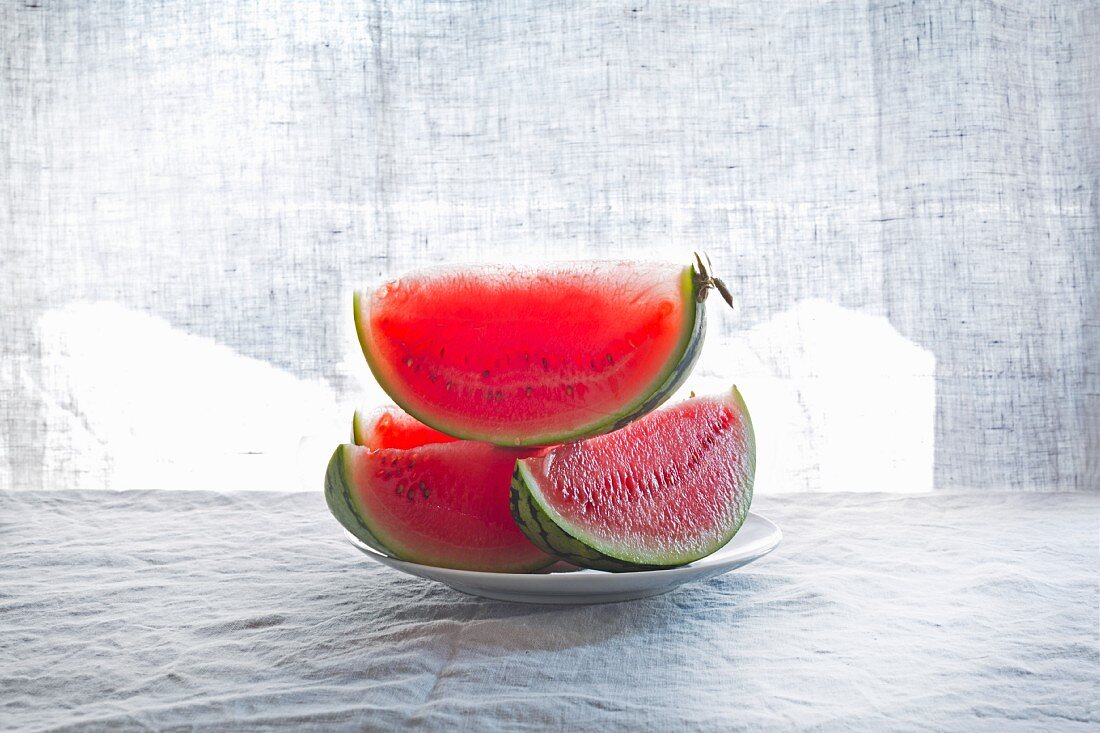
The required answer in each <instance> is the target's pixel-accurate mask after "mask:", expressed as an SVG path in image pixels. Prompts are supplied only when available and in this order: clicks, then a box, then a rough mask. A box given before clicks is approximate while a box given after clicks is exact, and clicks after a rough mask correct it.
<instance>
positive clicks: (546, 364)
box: [542, 359, 550, 371]
mask: <svg viewBox="0 0 1100 733" xmlns="http://www.w3.org/2000/svg"><path fill="white" fill-rule="evenodd" d="M542 368H543V369H545V370H546V371H550V362H548V361H547V360H546V359H543V360H542Z"/></svg>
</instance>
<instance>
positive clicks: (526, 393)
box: [523, 387, 531, 397]
mask: <svg viewBox="0 0 1100 733" xmlns="http://www.w3.org/2000/svg"><path fill="white" fill-rule="evenodd" d="M523 393H524V394H525V395H527V396H528V397H530V396H531V388H530V387H528V388H526V389H525V390H523Z"/></svg>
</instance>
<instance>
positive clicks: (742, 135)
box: [0, 0, 1100, 491]
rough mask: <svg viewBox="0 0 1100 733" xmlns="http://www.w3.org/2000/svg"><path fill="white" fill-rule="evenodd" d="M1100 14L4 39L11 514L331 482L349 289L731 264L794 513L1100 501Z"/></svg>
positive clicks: (355, 15)
mask: <svg viewBox="0 0 1100 733" xmlns="http://www.w3.org/2000/svg"><path fill="white" fill-rule="evenodd" d="M1098 49H1100V6H1098V5H1097V4H1096V3H1095V2H1088V1H1087V0H1076V1H1072V0H1066V1H1058V2H1044V3H1032V2H1022V1H1021V2H1008V3H991V2H979V1H977V0H974V1H965V2H953V1H952V2H947V1H944V0H916V1H914V2H903V3H892V2H870V3H863V2H860V3H856V2H830V3H820V2H785V3H773V2H737V3H732V2H730V3H723V2H698V3H681V4H665V3H647V2H641V1H640V0H639V1H638V2H626V3H602V2H601V3H558V2H504V3H468V2H462V3H421V2H392V3H391V2H374V3H345V2H335V3H324V4H316V5H313V4H304V3H294V2H263V3H260V2H228V3H223V2H203V1H189V2H158V3H144V2H134V3H131V2H121V1H117V0H112V1H105V2H45V1H43V2H38V1H37V0H34V1H32V0H27V1H26V2H12V3H4V4H3V6H2V7H0V267H2V268H3V269H2V279H0V329H2V335H3V341H2V349H3V353H2V355H0V356H2V359H0V429H2V430H3V439H2V440H0V486H5V487H12V488H16V489H39V488H50V489H53V488H119V489H123V488H215V489H235V488H274V489H295V488H302V487H305V486H310V487H312V486H314V485H315V484H317V482H318V481H319V478H318V477H319V470H320V463H321V462H323V460H324V457H325V456H326V455H327V453H328V451H330V450H331V446H332V444H333V442H335V441H337V440H339V439H341V438H342V437H343V435H344V434H345V432H346V420H347V416H348V411H349V409H350V407H351V406H352V405H354V404H355V403H357V402H360V401H371V400H374V399H377V398H378V395H377V394H376V392H371V391H370V386H369V383H368V384H364V383H363V381H362V378H363V377H365V376H366V372H365V369H364V368H363V367H362V365H361V361H362V360H361V357H360V356H359V355H358V353H357V352H356V350H355V347H354V345H353V344H350V343H349V338H348V321H349V320H350V319H349V315H348V310H349V309H348V302H347V295H348V292H349V290H350V289H351V288H353V287H356V286H359V287H362V286H366V285H371V284H375V283H377V282H378V281H379V280H380V279H381V278H384V277H393V276H396V275H398V274H400V273H402V272H404V271H405V270H407V269H410V268H413V267H416V266H419V265H423V264H426V263H432V262H437V261H443V260H445V261H458V260H478V259H518V260H525V261H526V260H532V259H543V258H546V257H568V258H572V257H594V256H612V257H658V258H664V259H674V260H683V259H684V258H685V256H686V255H687V254H688V253H689V252H690V251H691V250H692V249H695V248H699V249H705V250H707V251H709V252H710V253H711V255H712V257H713V258H714V259H715V261H716V262H717V263H718V264H719V267H720V269H721V270H722V272H723V274H724V275H725V277H726V279H727V280H728V281H729V282H730V284H731V285H732V287H733V289H734V290H735V292H736V293H737V298H738V302H739V310H738V311H737V312H736V313H735V314H725V313H723V314H721V315H720V316H719V317H718V318H716V319H715V320H714V322H713V323H714V325H715V329H714V331H713V332H712V334H711V342H712V343H711V349H710V352H709V353H708V355H707V358H706V360H705V361H704V363H703V365H702V369H701V372H700V378H701V379H702V380H704V381H705V380H712V381H715V382H723V381H727V382H728V381H731V380H735V381H737V382H738V383H739V384H741V385H742V386H743V387H744V391H745V394H746V396H747V397H748V399H749V402H750V405H752V407H753V411H754V414H755V415H757V416H758V422H759V423H760V425H759V427H760V429H761V431H762V436H761V446H762V448H761V450H762V456H761V458H762V460H761V476H760V485H759V486H760V490H761V491H779V490H810V491H813V490H829V489H851V490H883V491H899V490H906V491H911V490H920V489H928V488H932V487H933V486H935V487H936V488H982V489H985V488H989V489H1003V488H1011V489H1070V490H1075V489H1086V490H1096V489H1097V488H1100V478H1098V477H1100V458H1098V457H1097V456H1098V455H1100V397H1098V394H1100V373H1098V370H1100V367H1098V364H1100V315H1098V308H1100V305H1098V302H1100V301H1098V298H1097V290H1098V286H1097V278H1098V277H1100V267H1098V261H1100V244H1098V231H1100V224H1098V212H1100V207H1098V203H1097V196H1098V191H1100V183H1098V176H1100V87H1098V85H1100V50H1098Z"/></svg>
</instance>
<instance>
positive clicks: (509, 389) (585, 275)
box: [354, 261, 728, 446]
mask: <svg viewBox="0 0 1100 733" xmlns="http://www.w3.org/2000/svg"><path fill="white" fill-rule="evenodd" d="M711 287H717V288H719V290H721V291H722V293H723V295H724V296H726V297H727V299H728V293H727V292H726V290H725V287H724V286H723V285H721V282H720V281H718V280H717V279H716V278H713V277H712V276H711V275H710V274H709V272H707V268H706V267H705V266H704V265H703V264H702V262H701V261H700V262H699V263H698V265H697V266H694V267H686V268H685V267H680V266H677V265H667V264H654V263H633V262H580V263H568V264H561V265H556V266H550V267H545V268H541V269H530V268H528V269H524V268H514V267H503V266H481V267H469V268H463V269H443V268H436V269H429V270H424V271H421V272H418V273H414V274H412V275H409V276H408V277H405V278H402V279H400V280H397V281H394V282H391V283H388V284H386V285H383V286H382V287H380V288H378V289H377V290H375V291H374V292H373V293H370V292H357V293H356V294H355V299H354V307H355V324H356V330H357V332H358V334H359V342H360V344H361V346H362V348H363V353H364V354H365V355H366V358H367V363H368V364H369V365H370V368H371V371H373V373H374V376H375V378H376V379H377V380H378V383H379V384H380V385H381V386H382V388H383V389H385V390H386V392H387V393H388V394H389V395H390V397H391V398H392V399H393V400H394V401H395V402H396V403H397V404H398V405H400V406H401V407H402V408H403V409H404V410H405V411H406V412H408V413H409V414H410V415H413V416H414V417H416V418H417V419H418V420H420V421H421V422H423V423H425V424H427V425H430V426H431V427H433V428H435V429H436V430H440V431H442V432H444V433H447V434H448V435H453V436H456V437H460V438H465V439H469V440H482V441H487V442H490V443H495V444H497V445H506V446H532V445H554V444H557V443H563V442H567V441H570V440H577V439H579V438H583V437H586V436H591V435H598V434H600V433H605V432H610V431H612V430H615V429H617V428H619V427H621V426H623V425H625V424H627V423H629V422H631V421H632V420H634V419H636V418H637V417H639V416H641V415H644V414H646V413H647V412H649V411H651V410H653V409H654V408H655V407H657V406H658V405H660V404H661V403H662V402H664V401H665V400H666V399H668V397H669V396H670V395H671V394H672V393H673V392H674V391H675V390H676V389H677V388H678V387H679V386H680V384H681V383H682V382H683V381H684V379H685V378H686V376H687V374H688V372H689V371H690V370H691V367H692V366H693V365H694V363H695V360H696V359H697V358H698V356H699V351H700V348H701V346H702V340H703V334H704V331H705V328H706V311H705V309H704V307H703V302H704V301H705V299H706V294H707V292H708V291H709V289H710V288H711Z"/></svg>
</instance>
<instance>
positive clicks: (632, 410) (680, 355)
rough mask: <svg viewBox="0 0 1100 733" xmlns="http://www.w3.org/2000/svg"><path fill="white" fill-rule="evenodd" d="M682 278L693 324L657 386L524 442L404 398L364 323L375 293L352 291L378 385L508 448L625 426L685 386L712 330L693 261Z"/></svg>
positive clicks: (433, 422)
mask: <svg viewBox="0 0 1100 733" xmlns="http://www.w3.org/2000/svg"><path fill="white" fill-rule="evenodd" d="M680 278H681V286H680V290H681V294H682V295H683V297H684V299H685V302H686V304H687V307H686V308H684V312H685V313H688V314H690V316H689V319H690V323H687V322H685V323H684V329H683V333H682V335H681V337H680V341H679V343H678V345H677V349H676V351H675V353H674V356H671V357H670V358H669V361H668V365H667V366H666V367H665V369H664V371H662V372H661V374H659V375H658V376H657V378H656V379H655V380H654V382H653V385H655V386H654V387H653V388H652V389H646V390H642V391H641V393H640V395H641V396H640V397H639V398H638V399H637V400H635V401H634V402H633V403H631V404H629V405H627V406H626V407H624V408H623V409H622V410H620V411H618V412H616V413H612V414H611V415H607V416H605V417H604V419H603V420H602V421H600V422H598V423H593V424H590V425H586V426H582V427H580V428H578V429H576V430H573V431H571V432H564V433H548V434H544V435H534V436H530V437H528V438H525V439H520V440H519V442H516V440H514V439H509V438H507V437H500V436H493V435H487V434H483V433H477V432H473V431H469V430H466V429H464V428H463V427H462V426H461V425H459V426H457V427H456V426H454V425H449V424H447V422H446V421H445V420H438V419H436V418H435V417H434V416H431V415H427V414H425V413H424V412H423V411H422V410H418V409H416V408H414V407H411V406H410V405H409V404H408V401H407V400H405V399H403V398H402V396H401V395H400V394H398V393H397V392H396V390H394V389H393V388H392V387H391V386H390V385H389V384H388V380H387V379H386V378H385V377H384V376H383V374H382V368H381V364H380V363H379V362H378V360H377V359H376V358H375V357H374V355H373V352H372V349H371V346H370V342H371V339H370V337H369V333H368V328H369V327H368V325H367V324H366V323H364V320H365V319H364V318H362V316H361V311H362V307H361V306H362V300H363V298H364V297H370V295H369V293H362V292H360V291H355V292H354V293H353V295H352V311H353V313H354V318H355V334H356V336H357V338H358V339H359V347H360V349H362V351H363V356H364V358H365V359H366V361H367V367H368V368H369V369H370V371H371V374H373V375H374V379H375V381H376V382H378V385H379V386H380V387H382V389H383V390H384V391H385V392H386V394H388V395H389V396H390V398H391V399H393V401H394V402H395V403H397V405H398V406H399V407H401V409H403V410H404V411H405V412H406V413H408V414H409V415H411V416H412V417H414V418H416V419H417V420H419V421H420V422H422V423H424V424H425V425H427V426H428V427H430V428H434V429H435V430H438V431H439V432H441V433H445V434H447V435H450V436H452V437H455V438H461V439H463V440H480V441H483V442H486V443H493V444H495V445H500V446H506V447H525V446H540V445H557V444H559V443H571V442H573V441H577V440H581V439H583V438H591V437H593V436H595V435H601V434H603V433H609V432H611V431H613V430H618V429H619V428H621V427H623V426H624V425H627V424H629V423H631V422H634V421H635V420H637V419H638V418H640V417H642V416H643V415H646V414H648V413H650V412H652V411H653V410H655V409H656V408H657V407H660V406H661V405H662V404H663V403H664V402H665V401H666V400H668V398H669V397H671V396H672V395H673V393H675V392H676V390H677V389H679V387H680V385H682V384H683V383H684V381H685V380H686V379H687V377H688V374H690V373H691V370H692V368H693V367H694V366H695V362H696V361H698V359H699V354H700V353H701V352H702V343H703V338H704V336H705V335H706V303H705V302H699V300H698V299H697V298H696V292H697V287H696V284H695V270H694V268H692V267H691V266H688V267H685V268H684V269H683V271H682V272H681V275H680Z"/></svg>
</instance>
